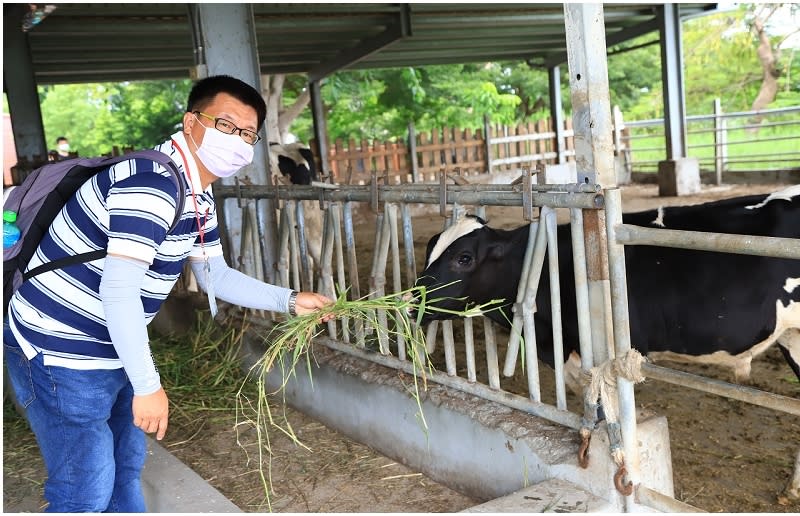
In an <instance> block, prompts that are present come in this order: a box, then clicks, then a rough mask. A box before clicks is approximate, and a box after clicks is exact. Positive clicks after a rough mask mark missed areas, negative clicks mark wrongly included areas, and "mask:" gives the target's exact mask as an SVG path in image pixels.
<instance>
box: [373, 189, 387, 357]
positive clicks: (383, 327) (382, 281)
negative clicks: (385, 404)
mask: <svg viewBox="0 0 800 516" xmlns="http://www.w3.org/2000/svg"><path fill="white" fill-rule="evenodd" d="M386 206H387V205H384V209H386ZM375 229H376V231H375V246H374V248H373V249H374V251H373V252H374V253H375V254H373V255H372V276H371V278H370V289H371V292H370V298H372V299H375V298H378V297H382V296H383V295H384V293H385V290H384V287H385V285H386V260H387V258H388V255H389V217H387V216H386V213H385V212H381V213H379V214H378V217H377V218H376V222H375ZM376 316H377V319H378V324H379V327H378V328H375V331H376V332H377V334H378V344H379V346H380V351H381V354H383V355H388V354H389V353H390V351H389V341H388V334H387V330H388V324H387V323H388V321H387V318H386V310H382V309H380V310H377V313H376Z"/></svg>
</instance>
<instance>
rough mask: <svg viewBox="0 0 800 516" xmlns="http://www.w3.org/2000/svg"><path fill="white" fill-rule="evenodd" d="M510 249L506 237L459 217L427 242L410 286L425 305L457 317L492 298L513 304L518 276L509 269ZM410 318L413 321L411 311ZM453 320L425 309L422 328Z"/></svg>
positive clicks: (479, 222) (475, 219)
mask: <svg viewBox="0 0 800 516" xmlns="http://www.w3.org/2000/svg"><path fill="white" fill-rule="evenodd" d="M513 247H514V243H513V241H512V240H510V239H509V238H508V237H507V234H506V232H503V231H497V230H494V229H492V228H490V227H488V226H486V221H484V220H483V219H481V218H479V217H474V216H466V217H463V218H461V219H459V220H458V222H456V223H455V224H453V225H452V226H450V227H449V228H448V229H446V230H445V231H443V232H442V233H439V234H438V235H435V236H433V237H432V238H431V239H430V241H429V242H428V247H427V249H426V252H425V264H426V265H425V270H424V271H423V272H422V273H421V274H420V275H419V276H418V277H417V281H416V286H417V287H421V286H424V287H425V289H426V292H427V293H426V297H427V303H428V304H432V305H433V306H435V307H437V308H443V309H447V310H454V311H459V312H460V311H464V310H466V309H468V308H469V307H471V306H474V305H480V304H484V303H488V302H489V301H492V300H494V299H500V298H503V299H506V300H510V301H512V302H513V301H514V299H515V297H516V289H517V283H518V281H519V273H518V272H517V276H516V277H514V276H513V272H511V271H510V270H509V269H510V268H513V267H512V266H511V263H515V262H516V261H517V260H514V259H513V258H511V255H512V254H514V249H513ZM432 300H438V301H436V302H432ZM417 301H419V300H417ZM411 315H412V316H413V317H416V316H417V314H416V313H415V312H414V311H412V314H411ZM496 316H497V317H501V315H500V314H496ZM454 317H456V316H455V315H451V314H447V313H442V312H438V311H430V310H426V311H425V313H424V315H423V317H422V323H423V324H427V323H428V322H430V321H433V320H437V319H452V318H454Z"/></svg>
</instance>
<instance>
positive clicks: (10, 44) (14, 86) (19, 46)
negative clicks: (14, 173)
mask: <svg viewBox="0 0 800 516" xmlns="http://www.w3.org/2000/svg"><path fill="white" fill-rule="evenodd" d="M27 10H28V4H11V5H9V4H5V5H3V30H4V31H5V32H4V34H3V60H4V61H5V63H4V64H5V66H4V67H3V90H4V91H5V92H6V95H7V97H8V106H9V109H10V111H11V126H12V132H13V133H14V145H15V147H16V151H17V157H18V158H26V159H28V160H29V161H32V162H36V161H39V160H41V161H42V162H43V161H45V160H46V159H47V144H46V142H45V140H44V126H43V125H42V112H41V109H40V108H39V94H38V93H37V91H36V78H35V76H34V74H33V65H32V63H31V50H30V46H29V44H28V34H27V33H25V32H22V16H23V15H24V14H25V12H26V11H27ZM9 74H12V75H13V79H12V77H9Z"/></svg>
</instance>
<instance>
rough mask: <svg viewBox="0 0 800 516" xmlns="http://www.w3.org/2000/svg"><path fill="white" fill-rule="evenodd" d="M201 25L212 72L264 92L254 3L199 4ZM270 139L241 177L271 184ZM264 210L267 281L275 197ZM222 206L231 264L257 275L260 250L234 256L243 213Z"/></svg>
mask: <svg viewBox="0 0 800 516" xmlns="http://www.w3.org/2000/svg"><path fill="white" fill-rule="evenodd" d="M198 11H199V17H200V25H201V27H202V41H203V47H204V48H205V55H206V60H207V64H208V74H209V75H221V74H225V75H232V76H234V77H237V78H239V79H241V80H242V81H244V82H246V83H247V84H249V85H251V86H253V87H254V88H255V89H256V90H257V91H261V73H260V70H259V64H258V53H257V48H258V44H257V41H256V31H255V22H254V21H253V7H252V5H250V4H205V3H202V4H199V5H198ZM267 144H268V143H267V142H266V141H262V142H259V143H258V144H256V146H255V156H254V158H253V163H252V164H251V165H248V166H247V167H244V168H243V169H242V170H241V171H240V172H239V173H238V175H239V177H244V176H248V177H250V179H251V180H252V181H253V182H254V183H257V184H262V185H267V184H270V183H269V164H268V162H267V156H268V155H267V152H268V149H267V147H266V146H267ZM233 181H234V178H223V179H220V180H219V181H217V183H216V184H215V185H214V186H215V191H216V187H217V185H218V184H221V185H230V184H233ZM259 204H260V206H259V209H260V210H261V213H260V215H261V217H260V219H261V220H263V221H264V225H265V231H264V232H263V233H264V235H265V238H266V239H267V241H266V242H265V245H264V251H265V253H266V254H267V256H266V257H265V258H264V260H265V261H266V263H268V264H269V265H270V266H269V268H268V270H267V271H265V278H264V279H265V280H266V281H268V282H273V281H274V280H275V276H276V270H277V256H276V249H277V237H276V235H275V233H276V228H277V223H276V219H275V204H274V202H273V201H272V200H271V199H266V200H265V202H262V203H259ZM221 209H222V211H223V213H224V220H225V221H226V225H227V229H228V232H229V235H230V240H231V246H230V247H229V249H228V253H229V263H238V262H239V261H241V263H242V268H243V269H244V271H243V272H245V273H246V274H250V275H253V274H255V271H256V267H255V261H256V260H257V259H258V257H257V256H256V253H254V252H251V253H246V254H245V255H243V256H234V253H235V251H236V250H237V249H238V248H239V241H240V239H241V238H242V233H241V228H242V217H241V212H240V211H239V210H237V209H236V207H235V206H233V204H232V203H231V202H223V203H222V206H221Z"/></svg>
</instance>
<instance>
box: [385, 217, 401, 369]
mask: <svg viewBox="0 0 800 516" xmlns="http://www.w3.org/2000/svg"><path fill="white" fill-rule="evenodd" d="M386 207H387V214H388V216H389V243H390V245H391V251H392V288H393V289H394V291H395V292H400V291H401V290H403V286H402V284H401V281H400V243H399V241H398V233H397V205H396V204H387V205H386ZM397 357H398V358H399V359H400V360H405V359H406V341H405V338H404V337H403V332H401V331H398V332H397Z"/></svg>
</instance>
